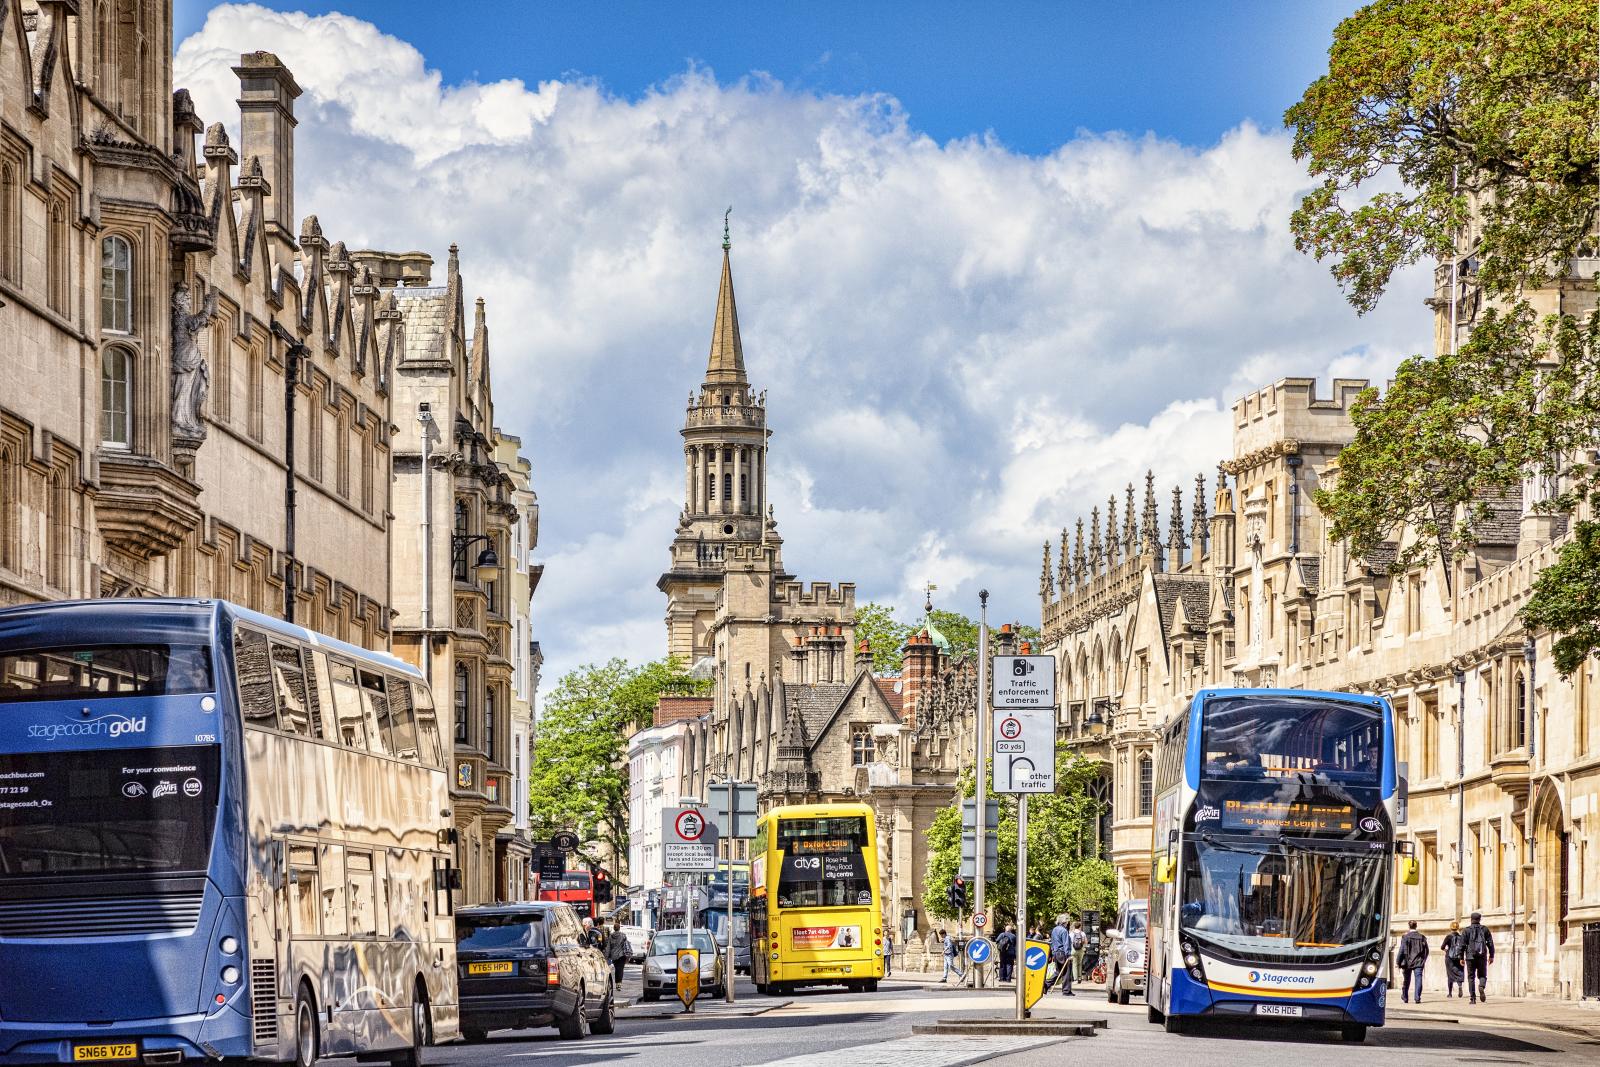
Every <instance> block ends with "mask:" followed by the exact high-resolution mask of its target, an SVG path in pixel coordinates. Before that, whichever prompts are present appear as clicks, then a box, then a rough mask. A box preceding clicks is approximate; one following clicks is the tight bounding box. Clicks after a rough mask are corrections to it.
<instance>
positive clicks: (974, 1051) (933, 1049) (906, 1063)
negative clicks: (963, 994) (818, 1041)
mask: <svg viewBox="0 0 1600 1067" xmlns="http://www.w3.org/2000/svg"><path fill="white" fill-rule="evenodd" d="M1059 1040H1060V1038H1055V1037H944V1036H919V1037H902V1038H896V1039H894V1040H892V1041H879V1042H877V1043H876V1044H871V1045H854V1046H852V1047H850V1048H842V1049H837V1050H835V1051H833V1052H822V1053H811V1054H808V1055H804V1056H789V1057H787V1058H785V1059H781V1060H769V1061H768V1062H767V1064H766V1065H765V1067H802V1065H804V1067H963V1065H964V1064H968V1063H982V1062H983V1061H984V1060H989V1059H993V1058H994V1057H996V1056H1003V1055H1005V1054H1007V1053H1011V1052H1026V1051H1027V1050H1028V1049H1034V1048H1039V1047H1041V1046H1044V1045H1049V1044H1053V1043H1054V1042H1056V1041H1059Z"/></svg>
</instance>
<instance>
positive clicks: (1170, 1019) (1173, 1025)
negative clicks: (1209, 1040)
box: [1163, 1012, 1189, 1034]
mask: <svg viewBox="0 0 1600 1067" xmlns="http://www.w3.org/2000/svg"><path fill="white" fill-rule="evenodd" d="M1188 1023H1189V1020H1188V1019H1185V1018H1184V1017H1183V1016H1181V1015H1173V1014H1171V1013H1170V1012H1169V1013H1168V1014H1167V1017H1166V1019H1164V1020H1163V1025H1164V1026H1165V1027H1166V1029H1167V1033H1169V1034H1181V1033H1183V1032H1184V1031H1186V1030H1188V1029H1189V1025H1188Z"/></svg>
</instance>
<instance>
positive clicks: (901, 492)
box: [176, 5, 1431, 676]
mask: <svg viewBox="0 0 1600 1067" xmlns="http://www.w3.org/2000/svg"><path fill="white" fill-rule="evenodd" d="M256 49H265V50H269V51H273V52H276V53H277V54H278V55H279V56H280V57H282V59H283V60H284V61H285V62H286V63H287V64H288V65H289V66H290V68H291V69H292V70H293V71H294V73H295V76H296V78H297V80H298V81H299V83H300V85H301V86H302V87H303V88H304V89H305V95H304V96H303V97H302V98H301V99H300V101H299V104H298V116H299V118H300V125H299V127H298V129H297V131H296V138H297V141H296V155H297V159H298V161H299V164H300V175H299V178H298V185H297V190H296V204H297V206H298V207H299V209H300V210H301V211H302V212H316V213H317V214H318V215H319V216H320V218H321V220H322V223H323V227H324V231H325V232H326V233H327V234H328V235H329V237H330V239H339V240H344V241H346V242H347V243H348V244H349V245H350V246H351V247H360V246H376V247H387V248H407V249H409V248H418V247H420V248H425V249H429V250H431V251H433V252H434V253H435V255H442V250H443V249H444V248H445V247H446V246H447V245H448V244H449V243H450V242H452V241H455V242H458V243H459V244H460V246H461V249H462V265H463V272H464V274H465V276H466V280H467V283H468V285H469V287H470V288H471V289H472V290H473V291H475V292H476V293H480V294H481V295H483V296H484V297H485V298H486V299H487V300H488V305H489V316H490V327H491V330H492V332H493V337H494V359H495V370H496V375H495V378H496V386H495V396H496V402H497V405H498V414H499V418H500V422H501V424H502V425H503V426H504V427H505V428H506V429H507V430H508V431H510V432H513V433H518V434H520V435H521V436H522V437H523V440H524V443H525V448H526V449H527V451H528V453H529V454H530V456H531V458H532V460H533V462H534V470H535V480H536V487H537V489H538V491H539V494H540V500H541V504H542V514H541V522H542V531H541V532H542V535H543V538H544V543H543V545H542V546H541V548H540V553H539V554H540V556H541V557H542V558H543V559H544V560H545V561H546V562H547V564H548V567H547V570H546V576H545V579H544V583H543V584H542V585H541V588H540V592H539V596H538V600H537V602H536V610H537V611H538V613H539V615H540V628H541V633H540V634H539V636H540V637H541V639H542V640H543V641H544V642H545V649H546V653H547V655H548V657H549V665H550V671H551V673H552V676H553V675H554V674H557V673H559V672H560V671H561V670H563V669H565V668H567V667H570V666H572V665H573V664H574V663H576V662H580V661H582V660H584V659H602V658H605V657H606V656H609V655H613V654H621V655H626V656H630V657H633V658H647V657H653V656H655V655H659V654H660V653H661V651H662V650H663V645H664V637H665V632H664V629H663V627H662V624H661V616H662V608H663V603H662V599H661V596H660V594H659V593H658V592H657V591H656V590H655V587H654V583H655V579H656V577H657V576H658V574H659V573H660V571H661V569H662V567H663V565H664V564H665V562H666V558H667V557H666V548H667V544H668V541H669V539H670V537H671V535H672V527H673V522H674V519H675V516H676V514H677V510H678V507H679V506H680V503H681V502H680V501H679V500H678V496H679V494H681V492H682V488H681V487H682V472H681V468H680V466H679V464H680V463H681V458H680V457H681V451H680V442H679V438H678V436H677V429H678V426H679V424H680V422H681V419H682V414H683V412H682V402H683V398H684V396H685V394H686V393H687V392H688V391H689V390H690V389H691V388H692V387H694V386H695V385H696V384H697V382H698V378H699V375H700V372H701V370H702V368H703V361H704V358H705V352H706V347H707V343H708V340H709V335H710V331H711V318H712V311H713V299H714V296H715V293H716V284H717V272H718V266H719V265H718V260H717V256H718V252H719V249H718V247H717V245H718V243H719V238H720V232H719V230H720V222H721V214H722V209H723V208H724V207H725V206H726V205H727V204H729V203H732V204H733V205H734V276H735V281H736V283H737V287H738V294H739V307H740V312H741V319H740V322H741V326H742V327H743V333H744V341H745V353H746V358H747V362H748V364H749V369H750V373H751V376H752V378H753V379H754V382H755V385H756V387H757V388H766V389H768V390H770V393H769V418H770V420H771V425H772V428H773V429H774V430H775V436H774V439H773V449H774V454H773V465H772V498H773V500H774V502H775V504H776V505H777V514H778V519H779V524H780V529H781V531H782V533H783V535H784V537H785V538H786V543H785V560H786V562H787V563H788V564H789V565H790V567H791V569H793V570H795V571H797V572H798V573H799V574H800V576H801V577H802V578H804V579H807V580H812V579H816V580H833V581H840V580H854V581H856V582H857V583H858V587H859V592H860V596H861V597H862V598H863V599H867V598H877V599H888V600H893V601H895V602H896V603H897V604H899V605H900V606H902V607H903V608H906V609H913V608H915V607H917V606H919V601H920V594H919V593H918V590H920V588H921V584H922V582H924V581H927V580H932V581H935V582H938V583H939V585H940V587H941V588H940V592H939V597H940V599H941V601H942V602H943V603H946V604H950V605H952V606H958V607H961V608H963V609H965V610H968V611H969V612H970V611H972V610H973V608H974V606H975V600H976V596H975V594H976V590H977V588H979V587H980V586H987V587H988V588H989V589H990V590H991V591H992V593H993V594H994V600H992V601H991V603H992V604H993V605H994V606H995V608H996V612H997V617H1005V618H1021V619H1024V620H1029V619H1037V616H1038V605H1037V596H1036V590H1037V582H1038V567H1039V562H1038V561H1039V543H1040V542H1041V541H1042V540H1043V539H1044V538H1045V537H1050V536H1053V535H1052V531H1055V535H1058V534H1059V530H1060V527H1061V526H1062V525H1065V524H1069V523H1070V522H1071V521H1072V520H1073V519H1075V518H1076V517H1077V516H1078V515H1079V514H1080V513H1087V511H1088V509H1089V507H1091V506H1093V505H1094V504H1096V503H1099V504H1101V505H1103V504H1104V501H1105V498H1106V496H1107V495H1108V494H1109V493H1110V492H1113V491H1115V490H1116V489H1117V487H1119V486H1122V485H1124V484H1125V483H1126V482H1128V481H1129V480H1135V481H1140V480H1142V475H1143V472H1144V470H1145V468H1146V467H1150V468H1153V469H1154V470H1155V471H1156V473H1157V475H1158V485H1159V486H1160V488H1161V490H1162V493H1161V496H1160V500H1161V505H1162V509H1163V513H1164V512H1165V508H1166V505H1167V493H1168V491H1169V490H1170V486H1171V485H1172V484H1173V483H1174V482H1175V481H1176V482H1179V483H1181V484H1183V485H1184V487H1185V489H1186V491H1187V490H1188V488H1189V487H1190V486H1191V485H1192V481H1193V476H1194V474H1195V473H1196V472H1204V473H1206V474H1207V476H1208V478H1209V477H1210V475H1211V473H1212V471H1213V470H1214V466H1215V461H1216V459H1217V458H1219V453H1220V452H1221V451H1222V450H1223V449H1225V448H1226V447H1227V444H1228V440H1229V434H1230V425H1229V423H1230V420H1229V408H1230V406H1231V404H1232V401H1233V400H1234V398H1235V397H1236V396H1237V395H1239V394H1240V393H1242V392H1244V391H1245V390H1247V389H1254V388H1258V387H1259V386H1260V385H1262V384H1264V383H1265V382H1267V381H1270V380H1271V379H1273V378H1275V377H1278V376H1282V375H1291V374H1292V375H1306V374H1322V375H1324V376H1326V374H1327V372H1328V371H1329V369H1330V368H1332V369H1336V370H1337V371H1339V372H1340V373H1352V372H1357V371H1359V372H1360V373H1365V374H1376V375H1382V374H1385V373H1387V371H1388V370H1389V369H1390V368H1392V366H1393V365H1394V363H1395V362H1397V361H1398V359H1399V358H1400V356H1402V355H1403V354H1405V353H1406V352H1409V351H1415V350H1417V349H1419V348H1421V347H1423V346H1425V345H1426V344H1428V343H1429V338H1430V332H1431V331H1430V323H1429V321H1428V318H1427V312H1426V311H1425V309H1423V308H1422V307H1421V305H1420V303H1419V302H1418V301H1419V299H1420V297H1421V296H1422V295H1423V292H1424V286H1425V285H1426V279H1425V277H1424V272H1421V271H1413V272H1411V273H1410V274H1408V275H1407V276H1405V277H1404V278H1403V279H1402V280H1401V281H1400V283H1399V284H1398V285H1397V286H1396V289H1397V291H1396V292H1395V293H1393V294H1392V295H1391V297H1390V298H1389V299H1388V300H1387V301H1386V302H1385V304H1384V306H1383V307H1382V308H1380V309H1379V310H1378V311H1377V312H1376V313H1374V314H1373V315H1371V316H1368V317H1367V318H1366V319H1357V318H1356V317H1355V316H1354V315H1353V314H1352V313H1351V312H1350V311H1349V309H1348V307H1347V306H1346V305H1345V304H1344V302H1343V300H1342V299H1341V298H1340V296H1339V294H1338V292H1337V291H1336V289H1335V288H1334V286H1333V284H1332V282H1331V281H1330V280H1329V278H1328V275H1327V272H1326V270H1325V269H1324V268H1323V267H1321V266H1319V265H1317V264H1315V263H1313V262H1310V261H1308V260H1306V259H1305V258H1304V257H1302V256H1300V255H1298V254H1297V253H1296V252H1295V251H1294V248H1293V244H1292V241H1291V239H1290V237H1289V235H1288V216H1289V213H1290V211H1292V210H1293V207H1294V205H1295V202H1296V199H1297V196H1298V194H1299V193H1300V192H1302V191H1303V189H1304V188H1305V186H1306V185H1307V181H1306V179H1305V176H1304V174H1303V173H1302V171H1301V170H1300V168H1299V166H1298V165H1297V164H1295V163H1294V162H1293V161H1292V159H1291V158H1290V156H1289V151H1288V139H1287V137H1286V136H1285V135H1283V134H1281V133H1277V132H1269V131H1263V130H1260V129H1257V128H1256V127H1254V126H1251V125H1249V124H1243V125H1241V126H1240V127H1238V128H1236V129H1235V130H1233V131H1232V132H1230V133H1229V134H1228V135H1227V136H1225V137H1224V138H1222V140H1221V141H1220V142H1219V143H1217V144H1215V145H1211V146H1205V147H1195V146H1186V145H1180V144H1177V143H1174V142H1171V141H1165V140H1161V139H1159V138H1156V137H1152V136H1128V135H1123V134H1103V135H1102V134H1091V133H1082V134H1079V135H1078V136H1077V137H1075V138H1074V139H1073V140H1072V141H1070V142H1068V143H1066V144H1064V145H1063V146H1062V147H1061V148H1059V149H1058V150H1057V151H1055V152H1054V153H1051V154H1050V155H1048V156H1045V157H1028V156H1021V155H1017V154H1015V153H1013V152H1010V151H1008V150H1007V149H1006V148H1004V147H1003V146H1001V145H999V144H998V143H996V142H994V141H993V140H992V139H988V138H984V137H971V138H967V139H963V140H957V141H952V142H949V143H945V144H938V143H936V142H934V141H932V140H931V139H929V138H927V137H926V136H923V135H922V134H920V133H919V132H918V131H917V129H916V127H915V123H914V121H912V117H910V116H908V115H906V114H905V113H904V112H903V111H902V109H901V108H900V107H899V105H898V104H897V103H896V102H895V101H894V100H893V99H891V98H888V97H884V96H863V97H836V96H819V95H816V94H814V93H811V92H808V91H798V90H793V89H790V88H787V87H785V86H783V85H780V84H777V83H775V82H773V81H771V80H770V79H767V78H765V77H762V76H750V77H745V78H742V79H739V80H735V81H726V80H718V78H717V77H716V76H715V75H714V74H713V73H712V72H711V71H708V70H705V69H702V68H696V67H691V68H689V69H687V70H685V71H683V72H681V73H678V74H675V75H673V76H671V77H666V78H665V80H663V81H662V82H661V83H660V84H659V85H657V86H656V87H655V88H653V89H652V90H650V91H649V92H646V93H644V94H642V95H640V96H639V97H638V98H635V99H621V98H618V97H615V96H613V95H611V94H609V93H608V92H607V91H606V90H605V89H604V87H603V86H600V85H598V84H596V83H594V82H591V81H584V80H573V79H566V80H559V79H555V78H552V77H548V74H549V72H541V71H527V72H524V75H525V76H524V79H523V80H520V81H515V80H512V81H500V82H494V83H490V84H474V83H464V84H458V85H449V84H445V83H444V82H443V81H442V79H441V78H440V77H439V75H438V73H437V72H435V71H431V70H429V69H428V67H427V63H426V59H425V57H424V55H423V54H422V53H421V52H419V51H418V49H417V48H416V47H413V45H412V44H410V43H407V42H405V41H401V40H398V39H396V38H394V37H392V36H389V35H386V34H384V33H382V32H381V31H379V30H378V29H377V28H375V27H374V26H372V25H370V24H368V23H365V22H362V21H361V20H358V19H354V18H350V17H347V16H342V15H327V16H318V17H311V16H307V15H304V14H294V13H288V14H283V13H275V12H271V11H268V10H266V9H264V8H260V7H255V6H242V5H241V6H224V7H219V8H217V9H215V10H214V11H213V12H212V13H211V14H210V16H209V17H208V19H207V21H206V24H205V26H204V27H203V28H202V29H201V30H200V31H199V32H198V33H197V34H195V35H194V36H193V37H191V38H189V39H188V40H186V41H184V42H183V43H182V45H181V46H180V48H179V50H178V54H177V60H176V70H177V76H178V82H179V84H182V85H186V86H188V87H189V88H190V89H191V91H192V92H193V93H194V97H195V101H196V105H197V107H198V108H199V110H200V114H201V115H202V117H204V118H205V119H207V120H208V121H210V120H213V119H221V120H223V121H224V122H226V123H228V125H229V127H230V130H231V131H233V132H234V133H235V135H236V133H237V118H236V116H235V114H234V103H233V101H234V99H235V98H236V97H237V82H236V79H235V78H234V75H233V74H232V72H231V70H230V68H231V67H232V66H233V65H234V64H235V63H236V62H237V60H238V55H239V53H240V52H243V51H253V50H256ZM244 151H248V146H244ZM1141 492H1142V485H1141Z"/></svg>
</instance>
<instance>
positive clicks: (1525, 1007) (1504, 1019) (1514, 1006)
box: [1387, 990, 1600, 1055]
mask: <svg viewBox="0 0 1600 1067" xmlns="http://www.w3.org/2000/svg"><path fill="white" fill-rule="evenodd" d="M1387 1011H1388V1014H1389V1017H1390V1018H1391V1019H1405V1020H1427V1021H1429V1022H1453V1023H1458V1024H1472V1023H1482V1022H1487V1021H1493V1022H1496V1023H1507V1024H1513V1025H1518V1026H1536V1027H1538V1028H1540V1029H1542V1030H1553V1031H1555V1032H1557V1033H1563V1034H1571V1035H1573V1036H1575V1037H1585V1038H1590V1039H1592V1040H1595V1041H1600V1001H1595V1000H1588V1001H1573V1000H1556V999H1554V998H1552V997H1491V998H1490V999H1488V1000H1484V1001H1479V1002H1478V1003H1477V1004H1473V1003H1472V1002H1471V1001H1467V1000H1462V999H1460V998H1458V997H1448V998H1446V997H1429V998H1427V999H1425V1000H1423V1001H1422V1003H1420V1004H1407V1003H1405V1002H1404V1001H1400V1002H1398V1003H1397V1002H1396V1000H1395V996H1394V993H1393V991H1392V990H1391V991H1390V994H1389V1004H1388V1008H1387ZM1597 1055H1600V1054H1597Z"/></svg>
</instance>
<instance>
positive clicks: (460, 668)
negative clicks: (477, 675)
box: [455, 663, 472, 745]
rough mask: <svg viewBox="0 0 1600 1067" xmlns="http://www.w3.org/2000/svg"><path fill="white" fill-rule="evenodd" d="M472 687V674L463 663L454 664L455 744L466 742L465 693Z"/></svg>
mask: <svg viewBox="0 0 1600 1067" xmlns="http://www.w3.org/2000/svg"><path fill="white" fill-rule="evenodd" d="M471 688H472V675H471V673H470V672H469V671H468V670H467V665H466V664H465V663H458V664H456V691H455V716H456V744H458V745H464V744H466V743H467V694H468V693H469V692H470V691H471Z"/></svg>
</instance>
